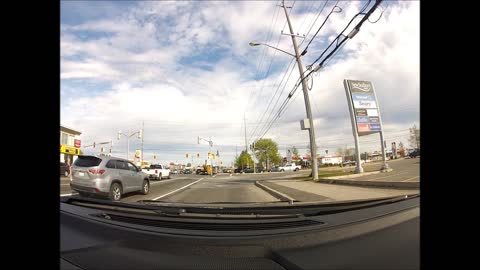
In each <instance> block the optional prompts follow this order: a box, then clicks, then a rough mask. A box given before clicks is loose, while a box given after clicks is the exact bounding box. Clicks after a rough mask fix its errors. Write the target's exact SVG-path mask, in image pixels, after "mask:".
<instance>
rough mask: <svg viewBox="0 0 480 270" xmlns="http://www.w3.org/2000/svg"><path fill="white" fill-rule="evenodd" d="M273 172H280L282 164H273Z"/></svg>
mask: <svg viewBox="0 0 480 270" xmlns="http://www.w3.org/2000/svg"><path fill="white" fill-rule="evenodd" d="M270 171H271V172H279V171H280V166H273V167H272V168H271V169H270Z"/></svg>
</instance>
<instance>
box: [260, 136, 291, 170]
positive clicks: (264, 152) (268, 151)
mask: <svg viewBox="0 0 480 270" xmlns="http://www.w3.org/2000/svg"><path fill="white" fill-rule="evenodd" d="M297 152H298V151H297ZM254 153H255V157H256V158H257V159H258V161H259V162H260V163H261V164H265V166H266V167H270V166H271V164H279V163H280V161H281V156H280V154H279V153H278V144H277V143H276V142H274V141H273V140H272V139H267V138H265V139H260V140H258V141H256V142H255V149H254ZM267 163H268V164H267Z"/></svg>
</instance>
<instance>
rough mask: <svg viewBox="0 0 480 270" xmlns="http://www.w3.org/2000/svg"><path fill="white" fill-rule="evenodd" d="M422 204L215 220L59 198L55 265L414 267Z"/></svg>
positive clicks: (416, 201)
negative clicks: (106, 206)
mask: <svg viewBox="0 0 480 270" xmlns="http://www.w3.org/2000/svg"><path fill="white" fill-rule="evenodd" d="M419 205H420V198H419V197H415V198H410V199H406V200H402V201H398V202H394V203H389V204H382V205H377V206H372V207H365V208H361V209H356V210H351V211H342V212H339V213H336V212H334V213H327V214H321V215H305V216H303V215H283V216H282V215H279V216H278V217H273V216H271V217H263V218H262V217H261V216H256V217H252V218H244V219H238V218H237V219H236V218H220V219H219V218H217V219H215V218H205V217H203V218H200V217H197V216H195V215H187V216H182V215H180V216H177V217H170V216H155V215H147V214H142V213H138V212H125V211H118V208H115V207H114V208H113V209H112V208H105V207H104V208H102V207H93V206H85V204H83V205H82V203H78V202H77V203H72V202H71V201H69V200H68V199H63V201H62V202H61V204H60V266H61V269H279V270H280V269H419V268H420V258H419V257H420V233H419V232H420V221H419V216H420V209H419ZM145 212H148V211H145ZM227 214H228V213H227ZM198 216H200V215H198Z"/></svg>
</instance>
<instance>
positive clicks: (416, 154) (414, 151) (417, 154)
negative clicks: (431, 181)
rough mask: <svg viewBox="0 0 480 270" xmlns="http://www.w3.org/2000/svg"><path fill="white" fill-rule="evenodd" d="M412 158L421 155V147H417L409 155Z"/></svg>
mask: <svg viewBox="0 0 480 270" xmlns="http://www.w3.org/2000/svg"><path fill="white" fill-rule="evenodd" d="M408 156H409V157H410V158H416V157H419V156H420V149H415V150H413V152H411V153H410V154H409V155H408Z"/></svg>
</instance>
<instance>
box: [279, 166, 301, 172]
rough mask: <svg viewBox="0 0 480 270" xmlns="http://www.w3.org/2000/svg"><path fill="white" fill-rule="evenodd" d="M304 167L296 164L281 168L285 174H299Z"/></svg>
mask: <svg viewBox="0 0 480 270" xmlns="http://www.w3.org/2000/svg"><path fill="white" fill-rule="evenodd" d="M301 168H302V167H301V166H300V165H295V164H287V165H285V166H280V171H281V172H285V171H294V172H297V171H298V170H300V169H301Z"/></svg>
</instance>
